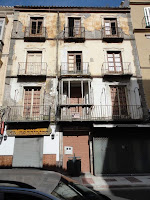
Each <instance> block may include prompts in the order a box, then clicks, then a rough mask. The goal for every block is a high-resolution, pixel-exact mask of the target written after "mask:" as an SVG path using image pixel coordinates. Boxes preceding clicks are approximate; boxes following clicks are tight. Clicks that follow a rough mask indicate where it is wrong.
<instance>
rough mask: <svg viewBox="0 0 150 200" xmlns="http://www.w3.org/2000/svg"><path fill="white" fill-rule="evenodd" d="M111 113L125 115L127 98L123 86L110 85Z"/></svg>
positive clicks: (126, 113)
mask: <svg viewBox="0 0 150 200" xmlns="http://www.w3.org/2000/svg"><path fill="white" fill-rule="evenodd" d="M110 91H111V101H112V115H113V117H115V116H117V117H118V116H127V115H128V112H127V99H126V87H125V86H111V87H110Z"/></svg>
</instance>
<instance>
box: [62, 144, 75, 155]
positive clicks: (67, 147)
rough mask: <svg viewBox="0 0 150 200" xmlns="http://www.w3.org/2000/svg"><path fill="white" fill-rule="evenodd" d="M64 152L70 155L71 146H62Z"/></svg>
mask: <svg viewBox="0 0 150 200" xmlns="http://www.w3.org/2000/svg"><path fill="white" fill-rule="evenodd" d="M64 151H65V154H66V155H67V154H68V155H72V154H73V147H70V146H65V147H64Z"/></svg>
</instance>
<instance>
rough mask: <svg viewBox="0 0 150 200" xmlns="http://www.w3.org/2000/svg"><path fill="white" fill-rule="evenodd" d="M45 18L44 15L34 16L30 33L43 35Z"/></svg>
mask: <svg viewBox="0 0 150 200" xmlns="http://www.w3.org/2000/svg"><path fill="white" fill-rule="evenodd" d="M42 27H43V18H42V17H38V18H36V17H32V18H31V24H30V34H31V35H35V36H36V35H42Z"/></svg>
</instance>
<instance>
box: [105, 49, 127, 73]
mask: <svg viewBox="0 0 150 200" xmlns="http://www.w3.org/2000/svg"><path fill="white" fill-rule="evenodd" d="M107 60H108V72H110V73H121V72H122V71H123V69H122V59H121V52H107Z"/></svg>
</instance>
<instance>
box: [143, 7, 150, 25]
mask: <svg viewBox="0 0 150 200" xmlns="http://www.w3.org/2000/svg"><path fill="white" fill-rule="evenodd" d="M144 15H145V22H146V27H150V7H146V8H144Z"/></svg>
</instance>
